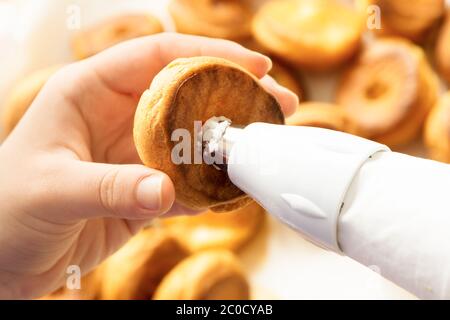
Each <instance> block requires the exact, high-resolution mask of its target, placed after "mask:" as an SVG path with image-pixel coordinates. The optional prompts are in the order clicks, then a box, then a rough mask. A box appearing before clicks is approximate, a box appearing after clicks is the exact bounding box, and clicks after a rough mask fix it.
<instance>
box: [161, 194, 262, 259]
mask: <svg viewBox="0 0 450 320" xmlns="http://www.w3.org/2000/svg"><path fill="white" fill-rule="evenodd" d="M264 216H265V215H264V209H263V208H261V207H260V206H259V205H258V204H257V203H255V202H253V203H251V204H249V205H248V206H246V207H244V208H241V209H239V210H236V211H232V212H227V213H215V212H212V211H209V212H207V213H203V214H200V215H198V216H192V217H188V216H183V217H175V218H168V219H164V220H162V221H161V223H162V226H163V227H164V228H165V229H167V230H168V231H169V232H170V233H171V234H172V236H174V237H175V238H177V239H178V242H179V243H180V244H181V245H182V246H183V247H184V248H185V249H186V250H187V251H189V252H198V251H201V250H207V249H228V250H238V249H240V248H241V247H242V246H243V245H245V244H246V243H248V242H249V241H250V240H251V239H252V238H253V237H254V236H255V234H256V233H257V231H258V229H259V227H260V226H261V225H262V223H263V221H264Z"/></svg>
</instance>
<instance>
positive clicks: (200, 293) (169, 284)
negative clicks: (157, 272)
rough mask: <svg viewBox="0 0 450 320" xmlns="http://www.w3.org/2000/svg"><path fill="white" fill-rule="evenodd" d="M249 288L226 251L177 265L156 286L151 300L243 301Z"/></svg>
mask: <svg viewBox="0 0 450 320" xmlns="http://www.w3.org/2000/svg"><path fill="white" fill-rule="evenodd" d="M249 291H250V290H249V284H248V282H247V279H246V276H245V274H244V272H243V270H242V267H241V265H240V264H239V261H238V259H237V258H236V257H235V256H234V255H233V254H232V253H231V252H229V251H225V250H223V251H222V250H217V251H203V252H200V253H197V254H194V255H192V256H190V257H189V258H187V259H185V260H183V261H182V262H181V263H180V264H178V265H177V266H176V267H175V268H174V269H173V270H172V271H171V272H170V273H169V274H168V275H167V276H166V277H164V279H163V281H162V282H161V284H160V285H159V287H158V289H157V290H156V293H155V295H154V299H155V300H247V299H249V295H250V293H249Z"/></svg>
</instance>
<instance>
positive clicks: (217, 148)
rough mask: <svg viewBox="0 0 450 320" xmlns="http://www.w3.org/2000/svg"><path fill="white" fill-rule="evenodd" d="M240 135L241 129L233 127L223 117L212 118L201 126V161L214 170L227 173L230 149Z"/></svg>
mask: <svg viewBox="0 0 450 320" xmlns="http://www.w3.org/2000/svg"><path fill="white" fill-rule="evenodd" d="M241 134H242V127H239V126H233V125H232V124H231V120H229V119H227V118H225V117H213V118H211V119H209V120H208V121H206V123H205V125H204V126H203V159H204V161H205V162H206V163H207V164H210V165H213V166H214V167H215V168H216V169H218V170H222V171H227V165H228V161H229V159H230V153H231V149H232V148H233V145H234V144H235V142H236V141H238V139H239V138H240V135H241Z"/></svg>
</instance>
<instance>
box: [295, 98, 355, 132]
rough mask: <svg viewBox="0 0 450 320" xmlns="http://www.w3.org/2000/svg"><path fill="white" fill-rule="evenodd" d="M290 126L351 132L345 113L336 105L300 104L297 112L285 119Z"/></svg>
mask: <svg viewBox="0 0 450 320" xmlns="http://www.w3.org/2000/svg"><path fill="white" fill-rule="evenodd" d="M286 124H287V125H291V126H307V127H318V128H324V129H330V130H335V131H343V132H353V131H354V128H353V126H352V125H351V123H350V120H349V119H348V118H347V116H346V113H345V112H344V110H342V108H340V107H339V106H337V105H334V104H330V103H323V102H304V103H300V105H299V107H298V109H297V111H296V112H295V113H294V114H293V115H292V116H290V117H289V118H287V119H286Z"/></svg>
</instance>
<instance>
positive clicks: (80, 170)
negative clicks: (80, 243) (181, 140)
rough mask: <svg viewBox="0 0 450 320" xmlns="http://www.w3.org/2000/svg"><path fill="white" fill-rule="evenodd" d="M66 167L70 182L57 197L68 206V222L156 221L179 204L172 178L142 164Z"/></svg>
mask: <svg viewBox="0 0 450 320" xmlns="http://www.w3.org/2000/svg"><path fill="white" fill-rule="evenodd" d="M64 167H65V169H64V174H63V176H65V177H69V180H70V181H67V182H66V183H63V184H64V185H61V187H60V188H61V190H62V191H60V192H61V193H62V194H61V195H60V196H57V197H55V198H56V202H57V203H58V202H60V203H59V204H60V205H62V206H63V207H64V210H61V211H60V213H59V216H60V217H64V220H65V221H67V220H79V219H89V218H98V217H110V218H121V219H128V220H141V219H142V220H144V219H145V220H146V219H152V218H155V217H158V216H161V215H163V214H165V213H166V212H167V211H169V210H170V208H171V207H172V205H173V203H174V201H175V189H174V186H173V183H172V181H171V180H170V178H169V177H168V176H167V175H166V174H164V173H162V172H160V171H158V170H154V169H150V168H147V167H145V166H142V165H110V164H99V163H89V162H74V163H71V164H70V165H66V166H64ZM69 202H70V203H69ZM59 207H60V208H61V206H59ZM61 215H62V216H61Z"/></svg>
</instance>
